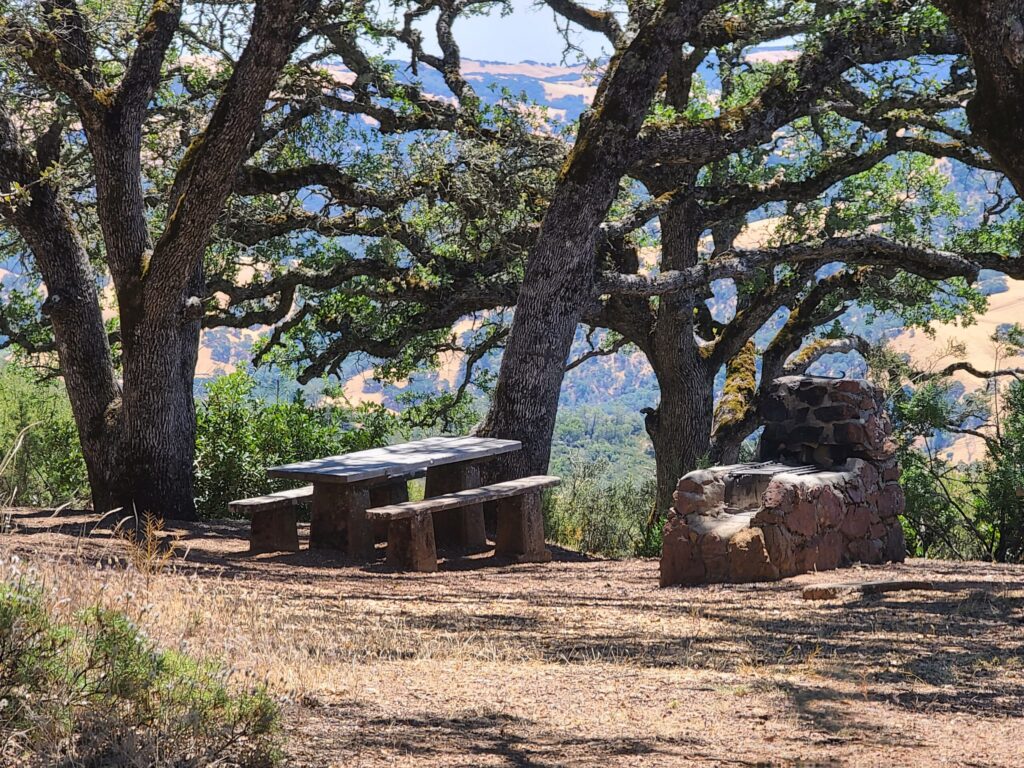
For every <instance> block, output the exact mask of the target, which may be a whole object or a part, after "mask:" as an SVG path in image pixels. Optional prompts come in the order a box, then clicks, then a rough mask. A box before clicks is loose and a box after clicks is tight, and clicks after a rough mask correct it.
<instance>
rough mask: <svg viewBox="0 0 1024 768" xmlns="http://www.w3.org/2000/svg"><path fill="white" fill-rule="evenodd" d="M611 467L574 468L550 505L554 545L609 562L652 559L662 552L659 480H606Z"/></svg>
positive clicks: (547, 517)
mask: <svg viewBox="0 0 1024 768" xmlns="http://www.w3.org/2000/svg"><path fill="white" fill-rule="evenodd" d="M607 476H608V466H607V463H606V462H603V461H596V462H582V463H581V462H573V463H572V468H571V470H570V472H569V473H568V475H567V476H566V478H565V482H564V483H563V485H562V486H561V487H560V488H559V489H558V491H557V492H555V493H553V494H551V495H550V496H549V497H548V498H547V501H546V504H545V511H544V527H545V534H546V536H547V538H548V539H549V540H550V541H553V542H556V543H558V544H561V545H563V546H566V547H569V548H570V549H575V550H578V551H580V552H586V553H592V554H599V555H604V556H606V557H630V556H637V555H639V556H651V555H655V554H657V553H658V552H659V551H660V550H661V531H660V525H657V524H656V522H652V520H651V511H652V510H653V509H654V501H655V497H656V495H657V484H656V483H655V481H654V478H645V479H642V480H639V481H630V480H605V479H604V478H606V477H607Z"/></svg>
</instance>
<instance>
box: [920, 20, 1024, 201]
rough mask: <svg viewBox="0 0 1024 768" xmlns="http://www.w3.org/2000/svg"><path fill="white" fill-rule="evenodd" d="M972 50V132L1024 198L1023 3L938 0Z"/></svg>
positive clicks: (970, 117)
mask: <svg viewBox="0 0 1024 768" xmlns="http://www.w3.org/2000/svg"><path fill="white" fill-rule="evenodd" d="M938 4H939V6H940V7H941V8H942V9H943V10H944V11H945V12H946V14H947V15H948V16H949V17H950V19H951V20H952V22H953V26H954V27H956V29H957V31H958V32H959V33H960V34H961V35H962V36H963V38H964V39H965V40H966V42H967V46H968V48H969V49H970V53H971V59H972V61H973V63H974V71H975V76H976V78H977V89H976V91H975V94H974V97H973V98H972V99H971V101H970V102H969V103H968V105H967V116H968V118H969V119H970V123H971V130H972V131H973V133H974V135H975V136H976V137H977V138H978V139H979V140H980V141H981V143H982V145H983V146H984V147H985V149H987V150H988V151H989V152H990V153H991V154H992V157H993V158H994V159H995V160H996V162H998V163H999V165H1000V166H1001V167H1002V169H1003V170H1004V171H1005V173H1006V175H1007V176H1008V177H1009V179H1010V181H1011V182H1012V183H1013V186H1014V187H1015V188H1016V190H1017V194H1019V195H1021V196H1024V0H940V2H939V3H938Z"/></svg>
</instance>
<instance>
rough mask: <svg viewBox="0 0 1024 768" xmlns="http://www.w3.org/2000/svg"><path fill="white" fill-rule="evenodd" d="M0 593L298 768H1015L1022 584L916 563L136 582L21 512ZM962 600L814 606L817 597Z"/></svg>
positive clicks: (471, 569)
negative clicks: (148, 666)
mask: <svg viewBox="0 0 1024 768" xmlns="http://www.w3.org/2000/svg"><path fill="white" fill-rule="evenodd" d="M11 519H12V531H11V532H10V533H8V534H5V535H3V536H2V537H0V555H2V557H3V566H2V570H3V577H4V578H7V579H10V578H17V577H19V575H24V574H28V573H30V572H31V574H32V578H34V579H36V580H38V581H40V582H41V583H42V584H44V585H45V588H46V589H47V590H48V593H49V594H50V595H51V598H52V600H53V601H54V602H55V603H56V604H57V605H58V606H59V610H61V611H67V612H71V611H74V610H76V609H77V608H79V607H81V606H83V605H86V604H89V603H92V602H96V601H98V602H102V603H104V604H106V605H109V606H113V607H120V608H122V609H124V610H126V611H127V612H128V613H129V614H130V615H131V616H132V617H134V618H135V619H136V620H137V621H138V622H139V623H140V624H141V625H142V626H143V627H144V628H145V630H146V632H147V633H148V634H149V635H151V636H153V637H154V638H155V639H157V640H158V641H159V642H160V643H161V644H162V645H164V646H170V647H176V648H181V649H184V650H187V651H189V652H190V653H193V654H196V655H198V656H202V657H206V658H213V659H217V660H219V661H221V662H222V663H224V664H225V665H227V666H228V667H229V668H230V670H231V674H232V675H233V677H234V679H235V680H236V681H238V682H251V681H254V680H265V681H266V682H267V683H268V685H269V686H270V688H271V690H272V692H273V693H274V695H275V696H277V697H278V698H279V699H280V700H281V701H282V702H284V704H285V711H286V721H287V727H288V732H289V734H288V735H289V745H288V749H289V761H290V764H291V765H294V766H364V765H365V766H377V765H402V766H406V765H411V766H419V765H423V766H427V765H430V766H446V765H472V766H477V765H479V766H524V765H528V766H561V765H572V766H597V765H600V766H619V765H623V766H678V765H724V764H727V765H780V766H781V765H809V764H811V765H836V766H839V765H842V766H846V765H851V766H860V765H864V766H875V765H914V766H932V765H935V766H937V765H966V764H973V765H1001V766H1019V765H1021V757H1020V756H1021V752H1020V746H1019V738H1020V735H1021V734H1022V733H1024V715H1022V711H1024V706H1022V705H1024V689H1022V683H1024V633H1022V632H1021V629H1022V627H1024V569H1021V568H1013V567H1006V566H1002V567H1001V566H995V565H988V564H973V563H972V564H951V563H941V562H923V561H916V562H913V563H910V564H908V565H903V566H890V567H887V568H882V569H879V568H865V569H862V570H860V571H859V572H851V571H850V570H846V571H841V572H835V573H832V574H821V575H818V576H804V577H800V578H798V579H792V580H788V581H785V582H781V583H778V584H772V585H747V586H728V587H727V586H712V587H704V588H699V589H668V590H659V589H658V588H657V577H656V572H657V563H656V562H655V561H651V560H634V561H624V562H611V561H588V560H584V559H582V558H579V557H577V556H573V555H571V554H570V553H559V554H558V555H556V562H554V563H551V564H549V565H543V566H500V567H499V566H491V565H489V564H488V563H487V561H486V559H485V558H477V559H472V560H469V561H457V562H452V563H448V564H446V567H445V568H444V569H442V571H441V572H440V573H438V574H433V575H430V574H426V575H424V574H394V573H387V572H385V571H384V570H383V568H382V567H380V566H372V567H358V566H354V565H350V564H346V563H345V562H344V561H339V560H337V559H335V558H334V557H333V556H331V555H330V554H325V553H310V552H308V551H303V552H301V553H298V554H294V555H281V556H272V555H271V556H260V557H258V558H250V557H248V556H246V555H244V554H243V553H244V550H245V546H246V545H245V541H244V536H245V526H244V525H239V524H233V523H229V524H216V525H204V526H193V527H189V528H184V529H181V530H180V531H178V533H180V534H181V536H182V540H181V544H182V546H183V547H184V548H185V550H183V551H184V552H185V554H184V557H183V558H181V557H179V558H178V559H177V560H176V561H174V563H172V564H171V566H170V567H169V568H167V569H164V570H163V571H162V572H159V573H157V574H156V575H155V576H152V577H151V578H148V579H147V578H146V575H145V574H144V573H140V572H139V571H138V570H136V569H134V568H132V567H130V566H129V565H127V564H128V563H129V562H130V559H129V558H128V557H127V556H126V555H127V553H126V550H125V548H124V547H125V545H124V543H123V542H118V541H114V540H112V539H110V538H109V537H107V536H106V535H105V534H104V533H103V532H97V533H94V534H92V535H88V534H87V533H86V535H83V531H86V532H87V531H88V520H87V519H86V518H84V517H75V516H73V515H70V514H65V515H63V516H61V517H60V518H50V517H48V516H47V515H45V514H42V513H39V512H31V511H19V510H15V511H14V512H13V514H12V518H11ZM883 574H884V575H886V576H891V575H897V574H898V575H899V576H900V577H913V578H929V579H933V580H941V581H945V582H953V583H955V585H956V587H957V590H956V591H953V592H948V593H897V594H890V595H884V596H880V597H870V598H863V597H861V598H855V597H849V598H841V599H839V600H836V601H830V602H822V603H808V602H805V601H803V600H801V598H800V588H801V587H802V586H804V585H806V584H807V583H810V582H820V581H830V580H831V581H837V582H838V581H842V582H845V581H850V580H852V579H853V578H856V577H858V576H860V577H865V578H869V577H870V578H880V577H882V575H883Z"/></svg>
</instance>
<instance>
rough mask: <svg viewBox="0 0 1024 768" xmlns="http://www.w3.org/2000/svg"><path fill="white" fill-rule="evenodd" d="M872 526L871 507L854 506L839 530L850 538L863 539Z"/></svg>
mask: <svg viewBox="0 0 1024 768" xmlns="http://www.w3.org/2000/svg"><path fill="white" fill-rule="evenodd" d="M870 527H871V508H870V507H865V506H859V507H854V508H853V509H851V510H849V511H848V512H847V513H846V516H845V517H844V518H843V523H842V525H841V526H840V527H839V530H840V531H842V532H843V535H844V536H846V538H848V539H863V538H864V537H865V536H866V535H867V533H868V529H869V528H870Z"/></svg>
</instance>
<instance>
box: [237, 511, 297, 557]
mask: <svg viewBox="0 0 1024 768" xmlns="http://www.w3.org/2000/svg"><path fill="white" fill-rule="evenodd" d="M298 551H299V514H298V512H297V511H296V510H295V507H288V508H287V509H266V510H257V511H255V512H253V513H252V524H251V526H250V528H249V554H251V555H258V554H260V553H262V552H298Z"/></svg>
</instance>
